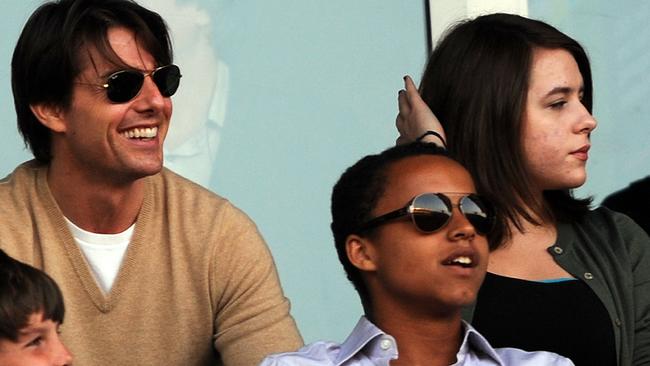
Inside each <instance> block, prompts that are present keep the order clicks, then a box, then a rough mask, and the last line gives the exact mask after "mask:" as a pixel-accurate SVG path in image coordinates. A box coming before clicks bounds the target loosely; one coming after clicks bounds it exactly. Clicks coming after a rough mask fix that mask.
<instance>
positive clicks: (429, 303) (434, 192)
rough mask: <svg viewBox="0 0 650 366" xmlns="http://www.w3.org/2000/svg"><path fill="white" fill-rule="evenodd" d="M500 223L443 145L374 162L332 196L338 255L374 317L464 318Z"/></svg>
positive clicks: (388, 154)
mask: <svg viewBox="0 0 650 366" xmlns="http://www.w3.org/2000/svg"><path fill="white" fill-rule="evenodd" d="M495 220H497V218H496V217H494V216H493V215H492V210H490V206H489V204H487V202H486V201H485V200H483V199H482V198H481V197H479V196H478V195H476V190H475V187H474V183H473V181H472V178H471V177H470V175H469V173H468V172H467V170H465V168H463V167H462V166H461V165H460V164H459V163H457V162H455V161H453V160H452V159H450V158H448V157H446V156H445V155H444V151H443V150H442V149H439V148H437V147H436V146H435V145H427V144H418V143H415V144H411V145H400V146H396V147H393V148H390V149H388V150H386V151H384V152H382V153H381V154H378V155H369V156H367V157H365V158H363V159H361V160H360V161H358V162H357V163H356V164H354V165H353V166H352V167H350V168H349V169H348V170H346V172H345V173H344V174H343V175H342V176H341V178H340V179H339V181H338V182H337V184H336V185H335V187H334V190H333V192H332V226H331V227H332V231H333V233H334V238H335V245H336V249H337V252H338V255H339V259H340V260H341V263H342V264H343V267H344V268H345V270H346V272H347V274H348V278H349V279H350V280H351V281H352V283H353V284H354V285H355V287H356V289H357V291H358V292H359V295H360V297H361V301H362V303H363V306H364V310H365V311H366V315H367V316H369V317H372V316H373V315H372V313H373V312H374V311H375V310H376V309H380V308H385V306H386V305H394V304H397V303H401V304H403V305H404V306H399V305H398V306H397V307H398V308H401V309H403V310H405V311H408V309H412V308H415V307H421V308H423V309H426V310H427V311H445V312H447V313H449V314H452V313H453V314H456V315H458V316H459V315H460V308H461V306H464V305H467V304H469V303H471V302H473V301H474V300H475V298H476V294H477V292H478V289H479V286H480V284H481V282H482V280H483V277H484V275H485V270H486V266H487V254H488V241H489V240H488V237H487V234H488V233H489V232H490V231H491V229H492V228H493V226H494V222H495ZM499 241H500V238H498V237H497V238H494V241H493V243H497V242H499ZM389 307H390V306H389ZM391 308H395V307H391Z"/></svg>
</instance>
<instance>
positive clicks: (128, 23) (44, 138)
mask: <svg viewBox="0 0 650 366" xmlns="http://www.w3.org/2000/svg"><path fill="white" fill-rule="evenodd" d="M112 27H125V28H128V29H129V30H131V31H132V32H133V33H134V34H135V37H136V39H137V40H138V42H140V44H142V46H143V47H144V48H145V50H146V51H147V52H149V53H150V54H151V55H152V56H153V58H154V59H155V60H156V63H157V66H163V65H168V64H171V63H172V48H171V41H170V38H169V33H168V31H167V26H166V24H165V22H164V20H163V19H162V18H161V17H160V15H158V14H157V13H154V12H152V11H149V10H147V9H145V8H143V7H142V6H140V5H138V4H136V3H135V2H133V1H131V0H59V1H51V2H48V3H45V4H43V5H41V6H40V7H39V8H38V9H37V10H36V11H35V12H34V13H33V14H32V15H31V17H30V18H29V20H28V21H27V23H26V24H25V27H24V28H23V31H22V33H21V35H20V38H19V39H18V43H17V44H16V48H15V49H14V54H13V58H12V60H11V87H12V90H13V94H14V105H15V108H16V115H17V119H18V129H19V130H20V133H21V134H22V135H23V138H24V139H25V144H26V145H27V146H28V147H29V148H30V149H31V150H32V153H33V154H34V157H35V158H36V160H38V161H39V162H41V163H48V162H49V161H50V160H51V158H52V152H51V136H50V130H49V129H48V128H47V127H45V126H44V125H43V124H42V123H41V122H39V120H38V119H37V118H36V116H34V114H33V113H32V111H31V109H30V105H36V104H41V103H42V104H47V105H51V106H56V107H60V108H61V109H63V110H65V109H67V108H68V107H69V106H70V103H71V99H72V89H73V83H74V80H75V78H76V77H77V76H78V75H79V74H80V72H81V71H82V68H83V65H85V64H86V63H87V62H88V60H87V57H89V53H88V48H89V47H91V48H93V47H94V48H95V49H96V50H97V52H98V53H99V54H100V55H101V56H102V57H104V58H105V59H107V60H108V61H109V62H111V63H113V64H115V65H116V66H120V67H124V68H128V67H129V66H128V65H126V64H125V62H124V61H123V60H121V59H120V58H119V57H118V56H117V54H116V53H115V51H114V50H113V49H112V48H111V46H110V43H109V42H108V39H107V31H108V29H109V28H112Z"/></svg>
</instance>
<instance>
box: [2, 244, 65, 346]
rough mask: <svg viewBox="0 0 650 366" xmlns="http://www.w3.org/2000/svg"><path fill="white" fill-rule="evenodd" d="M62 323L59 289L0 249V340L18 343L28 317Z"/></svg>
mask: <svg viewBox="0 0 650 366" xmlns="http://www.w3.org/2000/svg"><path fill="white" fill-rule="evenodd" d="M39 312H42V313H43V318H44V319H49V320H52V321H54V322H57V323H63V316H64V314H65V307H64V305H63V295H62V294H61V290H59V286H57V284H56V282H54V280H53V279H52V278H50V276H48V275H47V274H45V272H42V271H40V270H38V269H36V268H34V267H32V266H29V265H27V264H25V263H21V262H19V261H17V260H15V259H13V258H11V257H10V256H8V255H7V254H6V253H5V252H4V251H3V250H1V249H0V339H8V340H11V341H13V342H16V341H18V335H19V332H20V330H21V329H23V328H25V327H26V326H27V325H28V321H29V317H30V316H31V315H33V314H36V313H39Z"/></svg>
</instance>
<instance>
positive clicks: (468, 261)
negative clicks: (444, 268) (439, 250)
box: [451, 256, 472, 265]
mask: <svg viewBox="0 0 650 366" xmlns="http://www.w3.org/2000/svg"><path fill="white" fill-rule="evenodd" d="M451 263H458V264H464V265H470V264H472V258H470V257H465V256H463V257H456V258H454V259H452V260H451Z"/></svg>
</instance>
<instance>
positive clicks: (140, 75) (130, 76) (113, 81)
mask: <svg viewBox="0 0 650 366" xmlns="http://www.w3.org/2000/svg"><path fill="white" fill-rule="evenodd" d="M147 76H151V79H153V82H154V83H155V84H156V86H157V87H158V90H159V91H160V94H161V95H162V96H163V97H171V96H172V95H174V93H176V90H178V85H179V84H180V81H181V70H180V69H179V68H178V66H176V65H167V66H161V67H159V68H157V69H155V70H153V71H151V72H141V71H137V70H120V71H118V72H115V73H113V74H111V75H110V76H109V77H108V79H107V80H106V83H104V84H101V85H99V86H100V87H102V88H104V89H106V96H107V97H108V100H110V101H111V102H113V103H126V102H128V101H129V100H131V99H133V98H135V97H136V96H137V95H138V94H140V90H141V89H142V85H143V84H144V78H145V77H147ZM82 84H83V83H82Z"/></svg>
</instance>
